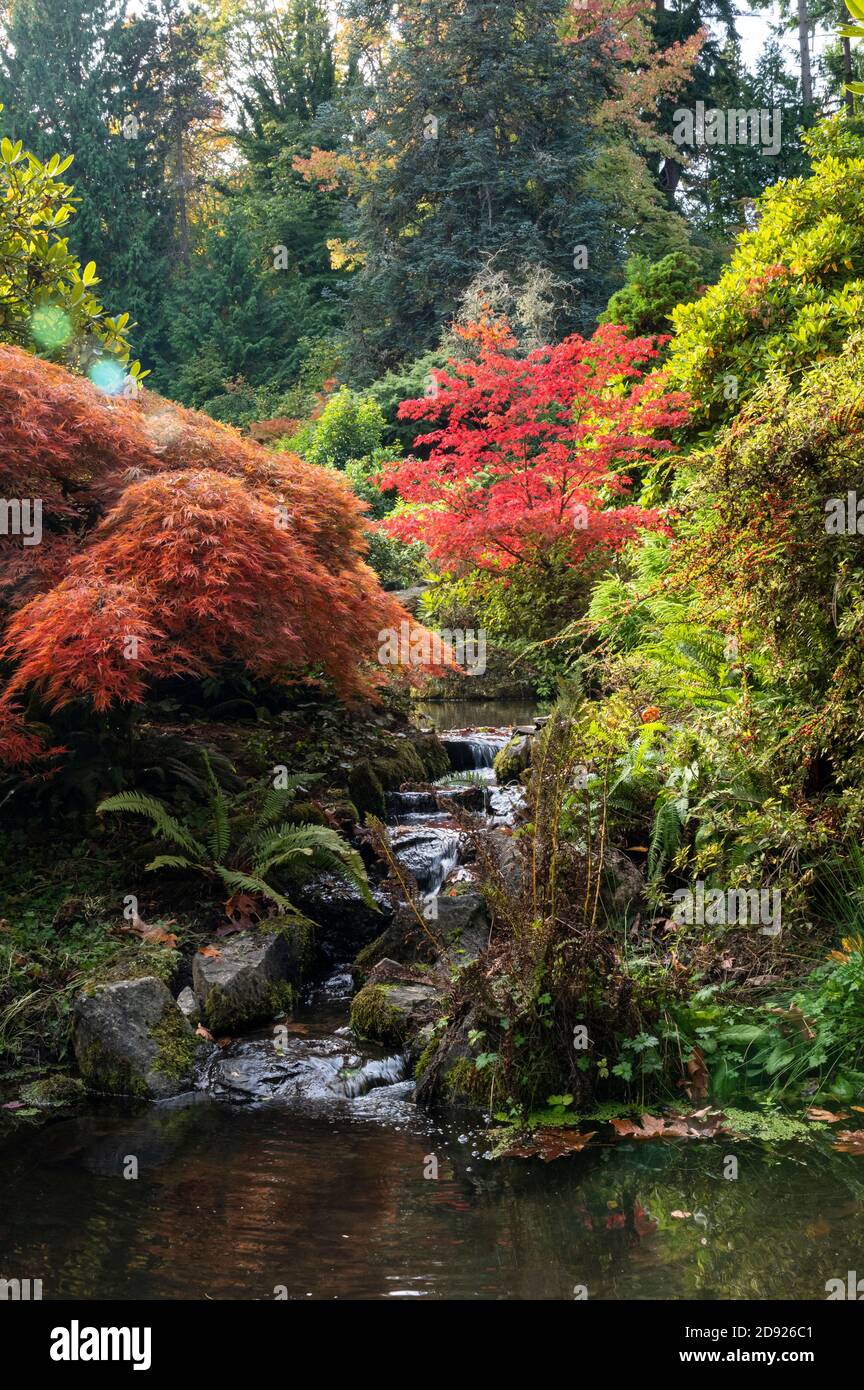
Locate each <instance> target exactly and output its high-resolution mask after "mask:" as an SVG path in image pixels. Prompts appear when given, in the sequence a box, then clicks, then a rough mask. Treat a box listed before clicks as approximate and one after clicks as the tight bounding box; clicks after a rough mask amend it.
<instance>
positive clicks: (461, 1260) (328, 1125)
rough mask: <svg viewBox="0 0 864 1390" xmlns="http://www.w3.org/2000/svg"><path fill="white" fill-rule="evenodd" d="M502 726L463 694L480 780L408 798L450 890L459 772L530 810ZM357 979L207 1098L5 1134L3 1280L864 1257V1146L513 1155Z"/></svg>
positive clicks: (780, 1276) (115, 1281) (376, 1276)
mask: <svg viewBox="0 0 864 1390" xmlns="http://www.w3.org/2000/svg"><path fill="white" fill-rule="evenodd" d="M524 717H525V712H524V711H520V714H519V716H518V718H519V719H520V720H521V719H524ZM481 722H482V723H491V722H492V719H491V718H490V720H488V721H482V720H481V719H480V718H477V719H475V727H474V728H473V729H472V728H471V726H469V724H468V720H467V718H466V712H465V710H464V709H462V710H459V711H458V715H457V717H456V718H455V719H453V720H452V724H451V725H448V726H447V727H450V728H453V729H455V730H458V732H457V733H455V734H454V736H453V738H452V740H449V743H450V747H451V761H452V762H453V763H454V767H455V768H457V769H458V768H460V767H462V766H463V759H464V758H465V757H469V756H470V757H471V758H473V763H472V764H471V766H472V767H473V769H474V777H473V778H472V779H471V781H470V782H468V783H466V782H465V780H464V778H460V777H459V776H458V775H457V776H454V777H453V778H452V779H450V780H449V781H445V783H444V785H443V786H442V789H441V791H442V792H443V793H444V795H441V794H439V793H438V792H436V794H435V796H434V797H433V798H432V800H431V802H430V800H429V799H428V797H427V798H426V799H423V794H419V799H418V798H417V797H414V798H412V796H411V795H410V794H409V795H408V796H406V795H405V794H402V795H398V796H397V797H396V798H394V799H393V800H392V801H391V808H390V820H391V825H392V834H393V837H394V844H395V845H396V849H397V853H398V854H399V856H400V858H402V860H403V862H404V863H405V864H406V867H408V868H410V870H411V872H412V873H413V874H414V875H415V876H416V877H417V879H418V883H419V886H420V887H421V889H422V891H423V892H424V893H426V894H429V893H435V892H437V891H438V890H439V889H440V888H441V886H442V884H443V883H444V881H445V879H446V878H447V876H448V875H449V874H452V873H453V871H454V870H455V871H456V872H457V873H460V872H463V871H462V870H460V869H458V868H457V867H456V866H457V865H458V863H459V859H460V853H461V848H462V843H461V837H460V834H459V830H458V826H457V825H456V823H455V822H454V820H453V818H452V815H453V811H452V806H448V804H447V797H446V793H447V792H448V789H449V791H451V792H453V793H455V795H456V797H457V798H458V797H460V796H462V797H464V796H465V792H466V787H468V788H469V789H470V788H474V791H473V795H474V797H475V799H476V797H477V796H478V795H479V796H480V798H481V801H482V804H483V805H484V806H485V809H486V813H487V815H488V816H489V817H490V820H491V821H493V822H494V821H499V822H501V821H504V820H506V819H507V818H508V817H509V816H510V815H511V814H512V811H513V804H514V799H515V796H516V795H517V794H518V793H515V792H514V791H513V790H512V789H511V790H510V791H509V792H508V791H505V790H504V789H501V788H497V787H496V786H495V782H494V773H493V772H492V769H491V760H492V756H493V755H494V751H495V749H496V748H497V747H499V746H500V745H501V743H502V742H503V741H504V738H505V737H506V735H505V733H503V732H502V731H501V729H500V727H499V729H498V731H497V732H478V729H479V726H480V724H481ZM454 747H456V749H457V751H456V752H455V754H454V752H453V751H452V750H453V748H454ZM466 749H467V750H468V752H465V751H464V750H466ZM470 794H471V793H470V791H469V795H470ZM351 991H352V982H351V976H350V974H349V973H348V971H347V963H343V964H341V965H338V966H337V967H336V968H334V970H333V972H332V973H331V975H330V977H329V978H328V979H327V980H326V981H324V982H323V983H321V984H319V985H318V986H317V987H315V988H314V989H313V990H311V991H310V993H309V996H308V998H307V1000H306V1001H305V1004H304V1006H303V1007H302V1008H300V1009H299V1010H298V1011H297V1013H296V1014H295V1015H294V1017H293V1018H292V1021H291V1024H290V1025H289V1027H288V1028H287V1029H284V1030H281V1031H280V1029H279V1027H278V1025H277V1027H276V1028H275V1029H274V1028H271V1029H269V1030H264V1031H262V1032H260V1033H258V1034H257V1035H254V1036H252V1037H247V1038H244V1039H242V1040H239V1041H237V1042H236V1043H234V1044H232V1045H231V1046H230V1047H229V1048H228V1049H227V1050H225V1051H224V1052H221V1053H220V1054H219V1055H218V1056H217V1057H216V1058H215V1060H214V1061H213V1062H212V1063H211V1064H210V1066H209V1069H208V1072H207V1076H206V1088H205V1089H203V1090H201V1091H199V1092H196V1093H193V1094H191V1095H189V1096H185V1097H181V1098H179V1099H178V1100H175V1101H172V1102H169V1103H164V1104H160V1105H155V1106H151V1107H149V1108H147V1109H143V1110H142V1109H140V1108H137V1109H136V1108H123V1107H119V1106H116V1105H112V1106H106V1107H105V1108H103V1109H100V1110H99V1111H98V1112H97V1113H96V1114H95V1115H94V1114H90V1115H88V1116H84V1117H81V1118H78V1119H74V1120H67V1121H59V1122H55V1123H53V1124H51V1125H48V1126H46V1127H44V1128H42V1129H39V1130H36V1131H30V1132H28V1131H23V1132H19V1134H18V1135H17V1137H16V1138H15V1139H14V1140H12V1141H10V1142H8V1143H7V1144H6V1145H5V1146H4V1147H3V1148H0V1192H2V1194H3V1200H2V1204H0V1277H4V1278H15V1277H18V1278H22V1279H23V1278H31V1279H36V1278H41V1279H42V1281H43V1297H45V1298H46V1299H51V1298H75V1299H89V1298H108V1299H153V1298H168V1299H185V1298H203V1297H206V1298H211V1299H270V1298H274V1297H277V1296H279V1297H285V1296H287V1297H289V1298H292V1299H303V1298H312V1299H333V1298H362V1299H376V1298H393V1299H400V1298H404V1299H411V1298H450V1299H453V1298H458V1299H472V1298H477V1299H538V1298H554V1299H569V1298H573V1297H575V1296H577V1295H578V1294H579V1292H580V1291H581V1290H582V1289H583V1288H584V1289H586V1290H587V1292H588V1295H589V1297H591V1298H599V1299H629V1298H644V1299H678V1298H705V1299H730V1298H746V1299H774V1298H779V1299H792V1298H824V1297H825V1282H826V1280H828V1279H830V1278H836V1277H840V1278H843V1279H845V1278H846V1275H847V1271H849V1270H855V1269H856V1267H857V1266H856V1261H857V1264H860V1263H861V1257H860V1250H861V1247H862V1240H864V1167H862V1162H861V1160H860V1159H856V1158H854V1157H852V1156H848V1155H840V1154H835V1153H833V1152H831V1151H830V1150H826V1149H825V1148H824V1147H822V1146H818V1145H817V1144H815V1143H813V1144H808V1145H802V1144H798V1145H790V1146H788V1147H787V1148H786V1149H785V1150H782V1151H781V1150H776V1149H769V1148H767V1147H766V1148H764V1149H763V1148H760V1147H759V1146H757V1145H752V1144H751V1145H743V1144H740V1143H734V1142H733V1141H731V1140H728V1139H727V1140H724V1141H720V1142H710V1143H702V1142H700V1143H689V1144H688V1143H687V1142H686V1141H667V1142H663V1143H656V1144H641V1145H640V1144H637V1143H633V1142H630V1143H626V1142H625V1143H617V1144H608V1145H606V1144H596V1147H595V1145H594V1144H592V1146H591V1147H590V1148H589V1149H587V1150H586V1151H585V1152H583V1153H581V1154H578V1155H575V1156H573V1157H571V1158H569V1159H561V1160H558V1161H557V1162H555V1163H552V1164H550V1165H548V1166H546V1165H543V1164H540V1163H538V1162H536V1161H532V1162H526V1161H524V1160H518V1159H512V1160H507V1161H503V1162H493V1161H492V1160H491V1159H490V1157H489V1156H488V1153H487V1152H486V1151H485V1141H484V1139H483V1137H482V1133H481V1132H480V1130H479V1129H478V1128H477V1126H476V1120H475V1119H473V1118H471V1117H462V1118H460V1117H459V1115H458V1114H457V1115H455V1116H454V1114H453V1112H448V1114H447V1116H446V1118H443V1117H436V1116H434V1115H430V1114H428V1113H425V1112H423V1111H420V1110H418V1109H417V1107H416V1106H415V1105H414V1104H413V1101H412V1083H411V1081H410V1080H408V1079H406V1078H405V1075H404V1062H403V1059H402V1058H401V1057H399V1056H397V1055H393V1054H392V1053H390V1052H388V1051H387V1050H386V1049H380V1048H379V1049H376V1048H373V1047H370V1046H369V1045H367V1044H363V1045H360V1044H358V1043H357V1041H356V1040H355V1039H354V1037H353V1035H352V1034H351V1031H350V1029H349V1028H348V1024H347V1018H348V1007H349V1002H350V997H351ZM595 1143H596V1141H595ZM730 1154H733V1155H735V1156H736V1157H737V1158H738V1160H739V1163H738V1177H737V1179H736V1180H734V1181H733V1180H729V1179H727V1178H725V1177H724V1171H728V1164H727V1163H726V1161H725V1160H726V1158H727V1156H728V1155H730ZM132 1159H134V1160H135V1164H134V1165H133V1164H132V1163H131V1162H130V1160H132ZM135 1167H137V1176H136V1177H130V1176H127V1175H128V1174H129V1173H130V1172H131V1171H133V1170H134V1168H135Z"/></svg>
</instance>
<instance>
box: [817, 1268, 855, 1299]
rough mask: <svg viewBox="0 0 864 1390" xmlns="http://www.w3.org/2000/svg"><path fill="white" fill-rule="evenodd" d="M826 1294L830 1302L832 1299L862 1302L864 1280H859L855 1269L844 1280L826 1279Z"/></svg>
mask: <svg viewBox="0 0 864 1390" xmlns="http://www.w3.org/2000/svg"><path fill="white" fill-rule="evenodd" d="M825 1292H826V1293H827V1295H828V1299H829V1301H830V1300H831V1299H832V1298H849V1299H852V1300H853V1301H857V1302H859V1303H860V1302H861V1300H862V1299H864V1279H859V1278H858V1275H857V1274H856V1273H855V1271H854V1269H850V1270H849V1271H848V1273H847V1275H846V1278H845V1280H844V1279H826V1280H825Z"/></svg>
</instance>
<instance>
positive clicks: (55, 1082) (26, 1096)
mask: <svg viewBox="0 0 864 1390" xmlns="http://www.w3.org/2000/svg"><path fill="white" fill-rule="evenodd" d="M20 1095H21V1100H23V1101H24V1102H25V1104H27V1105H35V1106H36V1108H37V1109H38V1110H59V1109H63V1108H66V1107H69V1106H72V1105H80V1103H81V1102H82V1101H83V1100H84V1099H85V1098H86V1095H87V1088H86V1087H85V1085H84V1082H83V1081H81V1080H80V1079H79V1078H78V1077H77V1076H62V1075H55V1076H45V1077H42V1078H41V1080H39V1081H31V1082H30V1083H29V1085H27V1086H23V1087H22V1088H21V1093H20Z"/></svg>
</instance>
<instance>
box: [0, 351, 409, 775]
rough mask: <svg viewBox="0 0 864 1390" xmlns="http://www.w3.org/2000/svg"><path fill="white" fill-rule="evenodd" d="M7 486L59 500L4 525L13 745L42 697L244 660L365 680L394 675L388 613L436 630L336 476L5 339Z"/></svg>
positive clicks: (355, 687) (333, 678)
mask: <svg viewBox="0 0 864 1390" xmlns="http://www.w3.org/2000/svg"><path fill="white" fill-rule="evenodd" d="M0 490H2V493H3V495H4V496H5V497H6V498H13V499H14V498H17V499H23V498H29V499H38V500H39V502H40V503H41V509H42V510H41V520H42V535H41V538H40V539H39V541H38V543H32V541H31V543H30V544H25V542H24V537H23V536H22V535H15V534H8V532H9V530H10V528H9V527H8V526H7V527H5V528H4V534H2V535H0V656H2V658H3V662H4V668H5V677H6V679H5V686H4V687H3V688H2V691H0V763H2V762H6V763H7V764H10V765H12V764H17V765H32V764H33V762H34V760H35V759H36V757H37V754H38V750H39V746H40V745H39V740H38V739H37V738H36V737H35V735H34V733H33V730H32V729H30V728H28V726H27V725H26V723H25V722H24V721H23V718H22V713H21V711H22V709H23V708H24V705H25V698H26V699H29V698H30V697H32V696H36V697H37V698H38V699H39V700H41V702H42V703H43V706H44V707H46V708H47V710H48V711H49V712H50V711H51V710H56V709H59V708H61V707H62V706H66V705H69V704H70V703H72V702H74V701H76V700H82V699H83V700H86V701H88V702H89V703H90V704H91V705H92V707H93V708H94V709H96V710H97V711H102V710H106V709H107V708H108V707H109V706H110V705H111V704H112V703H114V702H115V701H120V702H135V703H137V702H140V701H141V700H143V699H144V698H145V697H146V694H147V692H148V690H149V689H150V687H151V686H152V683H153V682H154V681H155V680H158V679H160V678H164V677H173V676H177V675H192V676H197V677H202V676H207V675H212V674H215V673H217V672H218V671H219V670H220V669H221V668H237V667H239V668H241V669H245V670H246V671H247V672H248V673H249V674H251V675H252V676H254V677H258V678H261V679H263V680H266V681H270V682H275V683H277V684H288V683H290V682H295V681H297V680H301V679H302V680H313V681H316V680H317V681H324V682H326V683H327V684H328V685H329V686H330V687H332V688H333V689H335V691H336V692H337V693H338V694H339V695H341V696H343V697H344V698H347V699H351V698H356V697H366V696H370V695H373V694H374V691H375V688H376V686H377V685H379V684H380V683H381V681H382V680H383V679H384V678H385V676H386V675H387V674H388V672H386V671H385V670H384V669H383V668H382V666H381V664H380V662H379V660H378V649H379V646H380V633H381V630H382V629H385V630H388V629H395V630H398V629H399V628H400V626H401V624H403V623H408V625H409V628H410V629H411V630H412V631H419V632H422V629H418V628H417V625H416V624H414V623H413V621H412V620H411V619H410V618H409V616H408V614H407V613H406V612H405V610H404V609H403V608H402V607H401V606H400V605H399V603H398V602H397V601H396V600H395V599H394V598H392V597H391V596H390V595H388V594H386V593H384V591H383V590H382V589H381V587H380V585H379V583H378V579H377V576H376V575H375V573H374V572H373V571H372V570H371V569H370V568H369V566H368V565H367V564H366V563H365V561H364V558H363V556H364V553H365V549H366V540H365V527H366V522H365V518H364V504H363V503H361V502H359V501H358V499H357V498H356V497H355V496H354V494H353V493H352V491H351V489H350V488H349V486H348V484H347V483H346V482H345V480H344V479H343V478H341V477H340V476H339V475H338V474H336V473H335V472H331V471H329V470H326V469H322V468H316V467H313V466H311V465H307V464H305V463H303V462H302V460H300V459H299V458H297V457H296V456H295V455H292V454H286V453H281V454H277V453H270V452H268V451H267V450H266V449H263V448H262V447H261V446H260V445H258V444H255V443H254V442H253V441H251V440H249V439H245V438H243V437H242V436H241V435H240V434H239V433H238V432H237V431H236V430H233V429H230V428H227V427H225V426H222V425H218V424H216V423H215V422H214V421H212V420H209V419H208V418H207V417H205V416H202V415H198V414H197V413H196V412H194V411H190V410H184V409H182V408H181V407H178V406H175V405H173V404H171V403H170V402H168V401H164V400H162V399H160V398H159V397H158V396H155V395H152V394H151V393H149V392H147V393H144V395H143V396H142V397H141V398H140V399H138V400H123V399H117V398H110V397H106V396H105V395H103V394H102V393H101V392H99V391H98V390H97V389H96V388H95V387H94V386H92V385H91V384H90V383H89V382H87V381H85V380H83V379H82V378H80V377H74V376H72V375H70V373H68V372H66V371H65V370H63V369H62V368H60V367H57V366H53V365H51V364H49V363H46V362H43V361H41V360H40V359H38V358H35V357H32V356H30V355H29V354H28V353H25V352H22V351H20V350H18V349H17V348H11V347H5V346H0ZM402 674H404V675H406V676H408V677H409V678H412V677H414V678H419V677H420V676H422V675H423V674H425V672H424V671H422V670H418V671H414V672H412V671H410V670H408V671H405V672H403V673H402Z"/></svg>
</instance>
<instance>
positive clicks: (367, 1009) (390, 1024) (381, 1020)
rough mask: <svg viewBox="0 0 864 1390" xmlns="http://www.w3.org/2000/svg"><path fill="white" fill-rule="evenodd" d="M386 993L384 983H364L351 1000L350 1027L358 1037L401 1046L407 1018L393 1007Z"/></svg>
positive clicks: (386, 988)
mask: <svg viewBox="0 0 864 1390" xmlns="http://www.w3.org/2000/svg"><path fill="white" fill-rule="evenodd" d="M387 995H388V987H387V986H386V985H364V987H363V988H362V989H361V990H360V992H359V994H355V996H354V998H353V1000H352V1001H351V1027H352V1028H353V1029H354V1032H355V1033H356V1034H357V1035H358V1037H361V1038H371V1039H372V1041H373V1042H380V1043H394V1044H395V1045H396V1046H401V1045H402V1043H404V1041H405V1033H406V1028H407V1019H406V1017H405V1015H404V1014H403V1013H401V1012H400V1011H399V1009H396V1008H394V1007H393V1005H392V1004H391V1003H390V1002H389V1000H388V998H387Z"/></svg>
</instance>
